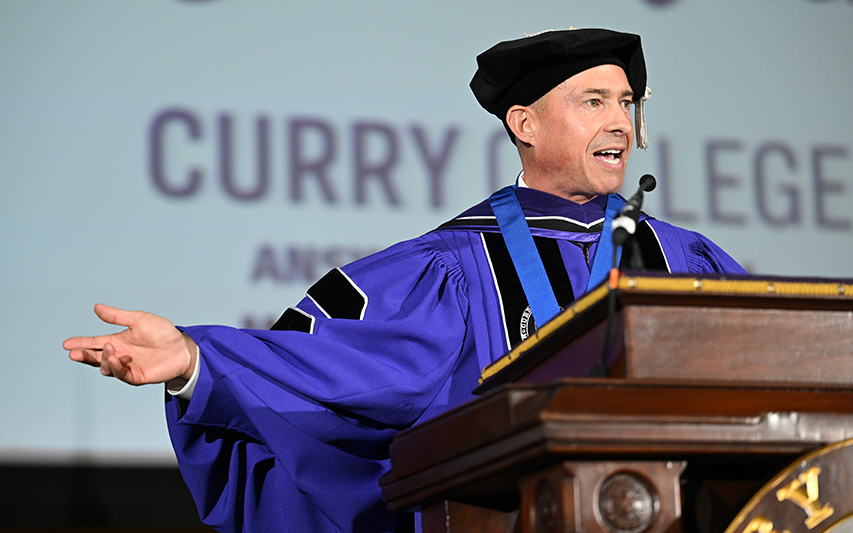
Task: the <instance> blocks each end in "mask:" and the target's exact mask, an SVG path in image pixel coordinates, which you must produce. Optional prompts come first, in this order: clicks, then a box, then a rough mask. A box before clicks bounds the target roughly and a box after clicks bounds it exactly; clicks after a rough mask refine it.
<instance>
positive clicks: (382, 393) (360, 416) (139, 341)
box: [64, 30, 743, 532]
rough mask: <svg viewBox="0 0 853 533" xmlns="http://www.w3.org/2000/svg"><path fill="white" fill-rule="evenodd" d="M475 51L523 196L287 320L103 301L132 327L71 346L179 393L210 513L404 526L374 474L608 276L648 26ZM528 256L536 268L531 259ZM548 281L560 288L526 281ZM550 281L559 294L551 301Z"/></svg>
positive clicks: (510, 195)
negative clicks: (203, 317) (201, 319)
mask: <svg viewBox="0 0 853 533" xmlns="http://www.w3.org/2000/svg"><path fill="white" fill-rule="evenodd" d="M478 64H479V68H478V71H477V73H476V74H475V76H474V79H473V80H472V82H471V87H472V89H473V91H474V93H475V95H476V97H477V99H478V100H479V101H480V103H481V104H482V105H483V107H485V108H486V109H487V110H488V111H490V112H492V113H494V114H495V115H497V116H498V118H500V119H501V120H502V121H503V122H504V125H505V126H506V128H507V131H508V133H509V134H510V136H511V138H512V139H513V141H514V142H515V143H516V146H517V147H518V151H519V155H520V157H521V161H522V167H523V174H522V175H521V176H520V177H519V179H518V187H517V189H516V188H515V187H510V188H507V189H505V190H503V191H502V192H501V193H500V194H498V195H495V196H493V197H492V198H491V199H490V200H489V201H486V202H483V203H481V204H479V205H478V206H475V207H473V208H471V209H470V210H468V211H466V212H465V213H463V214H462V215H460V216H459V217H457V218H455V219H454V220H452V221H450V222H448V223H447V224H444V225H442V226H441V227H440V228H437V229H436V230H434V231H432V232H430V233H427V234H426V235H423V236H421V237H418V238H416V239H413V240H411V241H406V242H403V243H400V244H397V245H395V246H392V247H391V248H389V249H387V250H384V251H382V252H379V253H378V254H375V255H373V256H370V257H368V258H365V259H362V260H359V261H356V262H355V263H352V264H350V265H347V266H345V267H343V268H340V269H335V270H333V271H331V272H330V273H329V274H327V275H326V276H324V277H323V278H322V279H321V280H320V281H318V282H317V283H316V284H315V285H314V286H312V287H311V288H310V289H309V290H308V294H307V297H306V298H305V299H304V300H302V302H300V303H299V305H298V306H296V307H293V308H290V309H288V310H287V311H285V312H284V314H283V315H282V317H281V318H280V319H279V321H278V322H277V323H276V324H275V325H274V326H273V329H272V330H271V331H249V330H236V329H233V328H226V327H220V326H195V327H188V328H181V329H180V330H179V329H176V328H175V327H174V326H173V325H172V324H171V323H170V322H169V321H168V320H166V319H164V318H161V317H157V316H154V315H151V314H147V313H142V312H138V311H134V312H128V311H122V310H118V309H114V308H110V307H106V306H102V305H98V306H96V308H95V312H96V313H97V314H98V316H99V317H101V318H102V319H103V320H104V321H106V322H108V323H111V324H117V325H122V326H126V327H127V329H126V330H124V331H122V332H120V333H117V334H113V335H107V336H101V337H75V338H72V339H68V340H67V341H66V342H65V344H64V347H65V348H66V349H67V350H69V351H70V354H69V355H70V357H71V359H72V360H75V361H79V362H83V363H87V364H90V365H93V366H99V367H100V369H101V372H102V373H103V374H104V375H108V376H115V377H117V378H119V379H121V380H123V381H127V382H128V383H132V384H142V383H158V382H165V383H166V384H167V387H168V388H169V390H170V392H173V393H175V396H173V397H170V399H169V400H168V401H167V406H166V411H167V417H168V423H169V430H170V434H171V438H172V441H173V445H174V447H175V451H176V453H177V456H178V459H179V463H180V466H181V471H182V474H183V476H184V479H185V480H186V482H187V485H188V486H189V487H190V490H191V491H192V493H193V496H194V498H195V501H196V504H197V506H198V508H199V512H200V514H201V516H202V518H203V519H204V520H205V522H207V523H209V524H211V525H214V526H215V527H217V528H219V529H220V530H222V531H239V530H243V531H299V532H303V531H312V532H325V531H382V532H385V531H395V529H397V530H400V531H402V530H403V527H404V525H403V521H402V520H401V521H400V523H398V521H397V520H398V517H395V516H393V515H391V514H389V513H388V512H387V511H386V510H385V506H384V504H383V503H382V501H381V498H380V491H379V487H378V484H377V480H378V478H379V477H380V476H381V475H382V474H383V473H384V472H386V471H387V469H388V468H389V466H390V465H389V461H388V449H387V446H388V442H389V440H390V439H391V437H392V436H393V434H394V433H396V432H397V431H399V430H401V429H403V428H407V427H410V426H412V425H414V424H416V423H418V422H420V421H423V420H426V419H429V418H431V417H433V416H435V415H437V414H439V413H441V412H444V411H446V410H447V409H449V408H451V407H454V406H456V405H459V404H461V403H463V402H465V401H468V400H470V399H472V396H471V394H470V391H471V390H472V389H473V388H474V387H475V386H476V384H477V380H478V376H479V372H480V369H482V368H483V367H485V366H487V365H488V364H490V363H492V362H493V361H495V360H496V359H497V358H499V357H500V356H501V355H502V354H504V353H505V352H506V351H507V350H508V349H509V348H510V347H511V346H512V345H514V344H516V343H517V342H519V341H520V340H522V339H523V338H524V337H525V336H527V335H529V334H530V332H531V331H532V330H533V329H534V328H535V325H534V323H535V318H536V317H539V318H540V322H544V320H543V317H544V318H549V317H550V316H551V315H553V312H554V306H555V305H556V306H565V305H566V304H567V303H568V302H570V301H572V300H573V299H575V298H576V297H579V296H581V295H582V294H583V293H585V292H586V291H587V290H588V289H589V288H590V287H591V286H594V285H596V284H597V283H598V282H600V281H602V280H603V278H602V275H601V272H602V268H600V265H601V264H604V265H605V268H604V269H603V270H604V271H606V269H607V268H608V267H609V266H610V264H609V263H610V255H611V254H610V253H609V249H610V238H609V236H607V235H605V236H604V237H602V228H605V233H606V232H607V228H608V227H609V226H608V225H607V224H605V223H604V222H603V221H604V220H606V219H608V218H609V217H612V215H613V212H614V211H615V210H617V208H618V206H621V205H622V203H624V200H622V199H621V198H620V197H618V195H615V194H614V193H616V192H617V191H618V190H619V189H620V188H621V186H622V181H623V178H624V174H625V165H626V164H627V161H628V157H629V155H630V152H631V147H632V145H633V141H634V128H633V126H632V124H631V120H630V118H631V117H630V115H631V108H632V107H633V106H634V105H637V106H638V107H639V106H641V102H642V100H643V98H644V96H645V95H646V87H645V82H646V71H645V63H644V60H643V55H642V48H641V46H640V39H639V37H638V36H636V35H630V34H623V33H616V32H611V31H607V30H569V31H553V32H545V33H542V34H538V35H535V36H530V37H526V38H524V39H520V40H517V41H509V42H505V43H500V44H498V45H496V46H495V47H493V48H492V49H490V50H488V51H486V52H485V53H483V54H481V55H480V57H478ZM640 122H642V121H640ZM642 144H644V142H643V143H642ZM514 209H520V210H522V211H523V214H524V216H523V217H521V221H524V220H525V217H526V221H527V224H522V225H521V227H522V236H523V237H524V238H525V239H527V240H528V244H529V246H533V248H527V250H528V251H527V252H525V251H524V250H525V248H523V247H522V249H521V250H522V251H521V252H518V251H517V248H516V247H515V246H514V245H510V246H507V243H506V242H505V239H504V235H502V231H503V232H504V233H505V232H517V231H518V228H519V226H518V224H517V223H512V222H511V221H508V220H507V217H506V216H505V213H506V212H507V210H509V212H512V210H514ZM496 214H497V215H496ZM510 218H512V217H510ZM516 222H517V220H516ZM513 228H514V229H513ZM528 228H529V229H528ZM531 235H532V237H533V239H532V244H530V243H529V241H530V239H529V236H531ZM637 238H638V239H640V241H641V244H642V247H641V248H642V256H643V259H644V260H645V262H646V265H647V266H648V267H654V268H660V269H664V270H670V271H673V272H676V271H678V272H697V273H698V272H736V273H742V272H743V270H742V269H741V268H740V267H739V266H738V265H737V263H735V262H734V261H733V260H732V259H731V258H729V256H727V255H726V254H725V253H724V252H723V251H722V250H720V249H719V248H718V247H716V246H715V245H714V244H713V243H711V242H710V241H708V240H707V239H705V238H704V237H702V236H701V235H698V234H695V233H692V232H688V231H686V230H681V229H678V228H674V227H672V226H670V225H667V224H665V223H662V222H660V221H656V220H653V219H651V218H648V217H646V216H645V215H643V217H642V218H641V224H640V225H639V228H638V230H637ZM510 240H511V239H507V241H510ZM522 240H524V239H522ZM530 250H536V252H538V253H536V252H530ZM605 250H607V251H605ZM519 253H520V254H521V256H522V257H519ZM531 255H532V256H535V257H534V258H532V259H534V261H533V263H534V267H533V268H532V272H533V273H532V274H531V273H530V271H529V270H531V269H526V268H523V267H522V266H521V264H520V263H524V262H526V261H527V260H529V259H531ZM617 256H618V254H617ZM602 257H603V258H604V259H601V258H602ZM540 259H541V260H540ZM624 260H625V258H624V257H623V262H624ZM537 276H538V278H539V281H541V278H543V276H544V279H545V281H544V283H545V290H544V291H542V290H537V291H532V290H531V289H529V287H530V286H535V285H536V283H535V282H534V283H533V285H531V284H530V282H529V279H530V278H531V277H533V278H537ZM599 278H601V279H599ZM541 287H542V285H540V288H541ZM542 292H544V293H547V294H545V296H546V298H545V300H549V299H553V300H555V301H556V303H555V304H554V305H551V306H550V308H549V307H548V305H545V307H546V311H544V312H543V311H539V310H537V308H539V309H541V308H542V304H540V303H538V301H539V299H540V296H541V293H542ZM534 301H535V302H534ZM530 307H533V309H530ZM548 309H550V311H549V310H548ZM531 314H532V316H531ZM179 389H181V390H179ZM398 526H399V529H398Z"/></svg>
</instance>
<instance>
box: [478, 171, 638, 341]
mask: <svg viewBox="0 0 853 533" xmlns="http://www.w3.org/2000/svg"><path fill="white" fill-rule="evenodd" d="M516 188H517V185H509V186H507V187H504V188H503V189H501V190H499V191H498V192H496V193H494V194H493V195H491V196H490V197H489V204H491V206H492V210H493V211H494V212H495V218H496V219H497V222H498V226H499V227H500V228H501V234H503V238H504V242H506V247H507V250H508V251H509V255H510V257H511V258H512V264H513V266H514V267H515V270H516V272H517V273H518V279H519V281H521V287H522V289H523V290H524V296H525V297H526V298H527V303H528V304H529V305H530V311H531V312H532V313H533V320H534V321H535V322H536V326H537V328H539V327H542V325H543V324H545V323H546V322H548V321H549V320H551V319H552V318H554V317H555V316H557V314H559V313H560V311H561V309H560V306H559V305H558V304H557V298H556V296H554V290H553V289H552V288H551V283H550V282H549V281H548V274H547V273H546V272H545V265H543V264H542V258H541V257H539V252H538V251H537V250H536V243H535V242H533V235H531V233H530V227H529V226H528V225H527V219H526V218H524V212H523V211H522V210H521V204H519V203H518V198H517V197H516V195H515V190H516ZM624 205H625V200H624V199H622V197H621V196H619V195H618V194H611V195H608V197H607V207H606V208H605V211H604V227H603V228H602V230H601V238H600V239H599V241H598V249H597V251H596V252H595V257H594V258H593V260H592V268H591V269H590V273H589V283H588V284H587V286H586V290H585V291H584V293H586V292H589V291H590V290H591V289H592V288H594V287H596V286H597V285H599V284H600V283H602V282H603V281H604V280H606V279H607V273H608V272H609V271H610V268H611V266H612V265H611V261H610V260H611V258H613V238H612V236H611V226H612V225H613V219H614V218H615V217H616V215H618V214H619V212H620V210H621V209H622V206H624ZM621 255H622V249H621V247H620V248H619V249H618V250H617V252H616V257H615V260H616V264H617V265H618V264H619V259H620V258H621ZM580 296H581V295H576V296H575V297H576V298H577V297H580Z"/></svg>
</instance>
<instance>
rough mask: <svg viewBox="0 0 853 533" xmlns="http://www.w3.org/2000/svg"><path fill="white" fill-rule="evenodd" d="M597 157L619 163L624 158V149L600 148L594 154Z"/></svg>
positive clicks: (607, 161) (606, 161)
mask: <svg viewBox="0 0 853 533" xmlns="http://www.w3.org/2000/svg"><path fill="white" fill-rule="evenodd" d="M592 155H594V156H595V158H596V159H600V160H602V161H604V162H605V163H610V164H613V165H615V164H617V163H619V162H620V161H621V160H622V150H616V149H613V150H600V151H598V152H595V153H594V154H592Z"/></svg>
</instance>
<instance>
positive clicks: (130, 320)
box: [95, 304, 144, 328]
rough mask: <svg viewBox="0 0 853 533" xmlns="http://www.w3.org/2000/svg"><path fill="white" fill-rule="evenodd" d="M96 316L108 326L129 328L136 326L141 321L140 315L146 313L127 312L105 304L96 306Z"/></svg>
mask: <svg viewBox="0 0 853 533" xmlns="http://www.w3.org/2000/svg"><path fill="white" fill-rule="evenodd" d="M95 314H96V315H98V318H100V319H101V320H103V321H104V322H106V323H107V324H115V325H116V326H124V327H126V328H127V327H130V326H132V325H133V324H135V323H136V322H137V321H138V320H139V318H140V315H142V314H144V313H142V312H141V311H125V310H123V309H119V308H117V307H110V306H108V305H104V304H95Z"/></svg>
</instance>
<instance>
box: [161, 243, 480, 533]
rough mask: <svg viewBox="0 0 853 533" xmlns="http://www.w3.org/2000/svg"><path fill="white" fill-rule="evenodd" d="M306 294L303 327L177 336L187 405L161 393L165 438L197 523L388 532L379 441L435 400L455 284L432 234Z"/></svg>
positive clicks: (453, 349)
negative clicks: (188, 348)
mask: <svg viewBox="0 0 853 533" xmlns="http://www.w3.org/2000/svg"><path fill="white" fill-rule="evenodd" d="M318 286H319V287H318ZM308 293H309V297H308V298H306V299H304V300H303V301H302V302H300V304H299V305H298V308H299V312H298V313H299V316H300V317H301V318H302V319H303V320H302V321H301V322H302V323H303V324H304V323H305V321H306V320H309V321H310V326H311V327H310V328H302V329H303V331H260V330H238V329H233V328H227V327H222V326H195V327H188V328H182V329H183V330H184V331H185V332H186V333H187V334H188V335H189V336H190V337H191V338H192V339H193V340H194V341H195V342H196V343H197V344H198V345H199V346H200V348H201V354H202V355H201V363H200V364H201V367H200V370H199V378H198V382H197V384H196V387H195V390H194V392H193V396H192V400H191V401H189V402H185V401H182V400H178V399H175V398H167V420H168V425H169V431H170V435H171V438H172V443H173V446H174V448H175V452H176V454H177V456H178V462H179V465H180V468H181V471H182V474H183V476H184V479H185V481H186V483H187V485H188V487H189V488H190V491H191V492H192V494H193V497H194V499H195V501H196V505H197V507H198V509H199V513H200V515H201V517H202V519H203V521H204V522H205V523H207V524H209V525H212V526H214V527H216V528H217V529H219V530H220V531H229V532H230V531H235V532H236V531H264V532H268V531H299V532H303V531H312V532H326V531H377V532H379V531H393V530H394V524H395V517H394V516H393V515H391V514H389V513H388V512H387V511H386V510H385V505H384V503H383V502H382V501H381V494H380V489H379V485H378V478H379V477H380V476H381V475H382V474H383V473H384V472H385V471H387V469H388V467H389V461H388V448H387V447H388V442H389V440H390V438H391V437H392V436H393V434H394V433H396V432H397V431H399V430H400V429H403V428H406V427H409V426H411V425H412V424H414V423H415V422H417V421H418V420H419V418H420V417H421V416H422V415H423V414H424V412H425V411H426V410H427V409H428V408H429V407H430V406H431V405H432V404H433V403H435V402H437V401H439V402H440V401H441V400H440V398H441V394H440V393H441V391H442V390H443V389H444V388H446V387H447V384H448V383H449V381H451V378H452V376H453V372H454V369H455V368H457V367H458V365H459V364H460V359H461V357H460V354H462V353H463V346H464V344H465V342H466V338H467V337H468V332H467V330H466V320H465V319H466V316H467V313H468V300H467V297H466V287H465V283H464V279H463V278H462V274H461V271H460V268H459V266H458V263H457V262H456V261H455V259H454V256H453V254H452V253H451V251H450V250H449V248H448V247H447V246H446V245H445V244H444V241H442V239H441V238H440V237H436V236H434V235H431V234H428V235H427V236H424V237H421V238H420V239H416V240H414V241H408V242H404V243H401V244H398V245H396V246H394V247H392V248H389V249H388V250H386V251H383V252H380V253H379V254H376V255H374V256H371V257H368V258H365V259H363V260H360V261H357V262H355V263H353V264H351V265H349V266H347V267H344V268H343V269H341V270H338V271H333V273H332V274H331V278H329V276H327V277H326V278H324V279H323V280H321V282H318V284H317V285H315V286H314V287H312V288H311V289H309V291H308ZM359 295H361V296H363V298H361V300H359ZM360 302H361V303H363V304H364V305H363V307H362V308H361V311H360V312H359V314H358V315H357V316H356V315H354V314H353V313H354V311H356V310H358V309H359V303H360ZM338 316H345V317H348V318H338ZM306 331H310V332H306Z"/></svg>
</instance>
